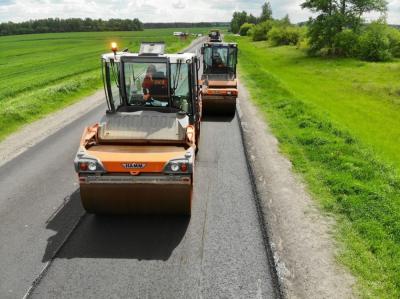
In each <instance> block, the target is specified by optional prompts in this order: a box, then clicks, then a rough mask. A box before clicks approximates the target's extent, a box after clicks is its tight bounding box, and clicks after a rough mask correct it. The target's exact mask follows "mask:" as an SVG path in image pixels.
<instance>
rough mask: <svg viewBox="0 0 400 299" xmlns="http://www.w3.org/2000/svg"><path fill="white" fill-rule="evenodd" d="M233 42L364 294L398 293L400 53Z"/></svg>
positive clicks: (244, 40)
mask: <svg viewBox="0 0 400 299" xmlns="http://www.w3.org/2000/svg"><path fill="white" fill-rule="evenodd" d="M230 39H233V40H235V41H237V42H238V43H239V49H240V57H239V59H240V60H239V69H240V72H241V78H242V79H243V81H244V82H245V84H246V85H247V86H248V87H249V89H250V92H251V94H252V97H253V100H254V102H255V103H256V104H257V105H258V107H259V108H260V110H261V111H263V112H264V114H265V117H266V118H267V120H268V123H269V124H270V126H271V127H272V130H273V132H274V134H275V135H276V136H277V137H278V139H279V141H280V145H281V150H282V151H283V152H284V153H285V154H287V155H288V156H289V158H290V159H291V161H292V162H293V165H294V169H295V170H296V171H297V172H299V173H301V175H302V177H303V178H304V180H305V182H306V183H307V185H308V186H309V190H310V191H311V193H312V194H313V195H314V197H315V198H316V199H317V200H318V201H319V203H320V204H321V207H322V208H323V209H324V210H325V211H326V212H328V213H330V214H332V215H335V216H336V218H337V220H338V222H337V223H338V226H337V238H338V240H339V241H340V242H342V244H343V245H344V246H343V248H344V249H343V251H341V253H340V255H339V256H338V259H339V260H340V261H341V262H342V263H344V264H345V265H346V266H348V267H349V269H350V270H351V271H352V273H353V274H354V275H355V276H356V277H357V278H358V281H359V284H358V285H359V292H360V294H361V295H362V297H366V298H400V275H399V273H400V176H399V173H400V154H399V149H400V147H399V141H400V100H399V97H400V62H399V61H395V62H392V63H382V64H376V63H365V62H360V61H356V60H350V59H322V58H310V57H307V56H306V55H305V54H304V53H303V52H302V51H300V50H297V49H295V48H294V47H279V48H271V47H269V45H268V44H267V43H266V42H259V43H253V42H251V41H250V40H249V39H248V38H239V37H230Z"/></svg>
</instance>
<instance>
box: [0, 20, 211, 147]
mask: <svg viewBox="0 0 400 299" xmlns="http://www.w3.org/2000/svg"><path fill="white" fill-rule="evenodd" d="M207 30H208V29H202V28H191V29H190V30H187V29H177V28H174V29H149V30H145V31H141V32H85V33H50V34H31V35H17V36H5V37H0V49H1V50H0V140H1V139H3V138H4V137H5V136H6V135H8V134H10V133H11V132H14V131H15V130H16V129H18V128H19V127H21V126H22V125H24V124H26V123H28V122H31V121H33V120H36V119H38V118H40V117H42V116H44V115H46V114H47V113H50V112H52V111H55V110H57V109H60V108H62V107H65V106H66V105H68V104H71V103H73V102H74V101H76V100H78V99H79V98H81V97H82V96H84V95H88V94H90V93H91V92H93V91H95V90H97V89H99V88H100V87H101V84H102V83H101V77H100V76H101V72H100V55H101V54H102V53H106V52H110V49H109V46H110V43H111V42H112V41H116V42H117V43H118V46H119V48H120V49H124V48H129V49H130V50H131V51H132V50H135V51H136V50H138V47H139V44H140V42H141V41H165V42H166V44H167V51H168V52H176V51H178V50H179V49H182V48H184V47H185V46H186V45H188V44H189V43H190V42H191V40H192V38H189V39H187V40H184V41H182V40H180V39H179V38H177V37H174V36H173V35H172V33H173V32H174V31H190V32H191V33H204V32H207Z"/></svg>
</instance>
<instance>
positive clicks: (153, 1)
mask: <svg viewBox="0 0 400 299" xmlns="http://www.w3.org/2000/svg"><path fill="white" fill-rule="evenodd" d="M263 2H264V0H172V1H166V0H147V1H144V0H0V21H1V22H4V21H23V20H29V19H39V18H48V17H59V18H69V17H82V18H84V17H90V18H103V19H109V18H135V17H137V18H139V19H140V20H142V21H144V22H174V21H182V22H200V21H229V20H230V19H231V16H232V13H233V11H235V10H246V11H248V12H251V13H253V14H254V15H258V14H259V11H260V7H261V5H262V4H263ZM270 2H271V4H272V8H273V11H274V16H275V17H276V18H280V17H283V16H284V15H286V14H289V16H290V18H291V20H292V21H294V22H300V21H305V20H307V19H308V17H309V16H310V13H309V12H308V11H307V10H302V9H301V8H300V3H302V2H303V0H272V1H270ZM388 2H389V12H388V21H389V23H394V24H400V0H388ZM374 17H375V16H370V17H369V18H374Z"/></svg>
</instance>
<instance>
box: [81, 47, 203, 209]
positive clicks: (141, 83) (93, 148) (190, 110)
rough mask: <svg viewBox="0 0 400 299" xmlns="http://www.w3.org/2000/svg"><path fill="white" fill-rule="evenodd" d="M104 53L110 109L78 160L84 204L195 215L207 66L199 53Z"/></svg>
mask: <svg viewBox="0 0 400 299" xmlns="http://www.w3.org/2000/svg"><path fill="white" fill-rule="evenodd" d="M112 49H113V53H109V54H105V55H103V56H102V59H101V61H102V72H103V81H104V90H105V95H106V100H107V105H108V109H107V111H106V113H105V115H104V116H103V118H102V119H101V121H100V122H99V123H96V124H93V125H91V126H89V127H88V128H86V129H85V130H84V132H83V135H82V138H81V142H80V147H79V150H78V152H77V154H76V158H75V161H74V164H75V170H76V172H77V174H78V178H79V184H80V195H81V201H82V205H83V207H84V208H85V210H86V211H87V212H89V213H95V214H183V215H190V213H191V202H192V192H193V179H194V177H193V173H194V167H195V163H194V161H195V157H196V151H197V149H198V143H199V138H200V121H201V92H200V88H199V86H198V71H199V68H200V63H199V61H198V59H197V57H196V55H195V54H191V53H183V54H164V44H160V43H143V44H142V46H141V51H140V53H129V52H125V51H124V52H119V51H118V50H117V46H116V45H115V44H114V45H113V47H112Z"/></svg>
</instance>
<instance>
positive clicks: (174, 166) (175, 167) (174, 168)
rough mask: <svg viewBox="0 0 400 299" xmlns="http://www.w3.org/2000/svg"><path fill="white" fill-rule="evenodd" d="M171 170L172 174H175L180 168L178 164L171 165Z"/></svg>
mask: <svg viewBox="0 0 400 299" xmlns="http://www.w3.org/2000/svg"><path fill="white" fill-rule="evenodd" d="M170 167H171V170H172V171H173V172H177V171H179V169H180V167H179V164H178V163H175V162H174V163H171V166H170Z"/></svg>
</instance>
